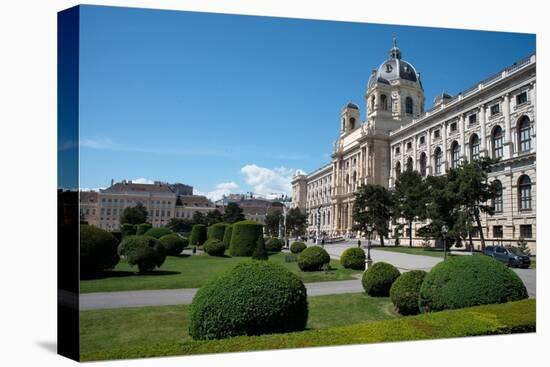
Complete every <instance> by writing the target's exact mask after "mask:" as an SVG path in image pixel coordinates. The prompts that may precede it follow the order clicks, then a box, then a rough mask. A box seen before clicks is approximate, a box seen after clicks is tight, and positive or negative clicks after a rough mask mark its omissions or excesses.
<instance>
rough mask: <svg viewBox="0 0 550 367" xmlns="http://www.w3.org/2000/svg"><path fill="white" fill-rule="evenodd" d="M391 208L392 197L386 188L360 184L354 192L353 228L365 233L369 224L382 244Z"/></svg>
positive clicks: (386, 233) (387, 227) (387, 228)
mask: <svg viewBox="0 0 550 367" xmlns="http://www.w3.org/2000/svg"><path fill="white" fill-rule="evenodd" d="M392 209H393V198H392V195H391V193H390V192H389V191H388V189H386V188H385V187H384V186H381V185H373V184H369V185H361V186H360V187H359V188H358V189H357V191H356V192H355V202H354V205H353V211H352V216H353V221H354V222H355V223H356V224H355V225H354V229H355V230H359V231H362V232H363V233H366V232H367V226H368V225H369V224H370V225H371V226H372V227H373V229H374V230H375V231H376V232H377V233H378V234H379V235H380V245H381V246H384V236H387V235H388V232H389V222H390V219H391V216H392Z"/></svg>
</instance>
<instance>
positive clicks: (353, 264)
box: [340, 247, 366, 270]
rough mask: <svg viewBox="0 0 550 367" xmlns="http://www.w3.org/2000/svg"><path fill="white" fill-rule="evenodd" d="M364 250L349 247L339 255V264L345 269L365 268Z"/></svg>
mask: <svg viewBox="0 0 550 367" xmlns="http://www.w3.org/2000/svg"><path fill="white" fill-rule="evenodd" d="M365 259H366V256H365V251H363V249H362V248H358V247H351V248H348V249H346V250H345V251H344V252H343V253H342V256H340V264H342V266H343V267H344V268H346V269H354V270H365Z"/></svg>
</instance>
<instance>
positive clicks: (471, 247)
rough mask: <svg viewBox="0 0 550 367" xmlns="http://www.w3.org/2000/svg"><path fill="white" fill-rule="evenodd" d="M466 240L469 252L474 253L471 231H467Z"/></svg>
mask: <svg viewBox="0 0 550 367" xmlns="http://www.w3.org/2000/svg"><path fill="white" fill-rule="evenodd" d="M468 240H469V242H470V248H469V250H470V251H474V243H473V242H472V231H468Z"/></svg>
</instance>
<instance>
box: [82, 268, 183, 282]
mask: <svg viewBox="0 0 550 367" xmlns="http://www.w3.org/2000/svg"><path fill="white" fill-rule="evenodd" d="M177 274H181V272H179V271H171V270H153V271H148V272H145V273H138V272H137V271H124V270H113V271H106V272H103V273H101V274H98V275H95V276H93V277H82V278H81V279H82V280H94V279H106V278H123V277H130V276H136V275H155V276H157V275H158V276H161V275H177Z"/></svg>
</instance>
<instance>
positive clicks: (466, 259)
mask: <svg viewBox="0 0 550 367" xmlns="http://www.w3.org/2000/svg"><path fill="white" fill-rule="evenodd" d="M527 297H528V294H527V289H526V288H525V285H524V284H523V282H522V281H521V279H520V278H519V276H518V275H517V274H516V273H515V272H514V271H513V270H511V269H509V268H508V267H507V266H506V265H504V264H501V263H500V262H498V261H497V260H495V259H493V258H491V257H489V256H455V257H451V258H449V259H447V260H445V261H443V262H440V263H439V264H437V265H436V266H434V267H433V268H432V270H431V271H430V272H429V273H428V275H426V278H425V279H424V282H423V283H422V287H421V288H420V296H419V307H420V310H421V311H423V312H429V311H440V310H448V309H455V308H464V307H470V306H476V305H485V304H491V303H504V302H510V301H517V300H520V299H524V298H527Z"/></svg>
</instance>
